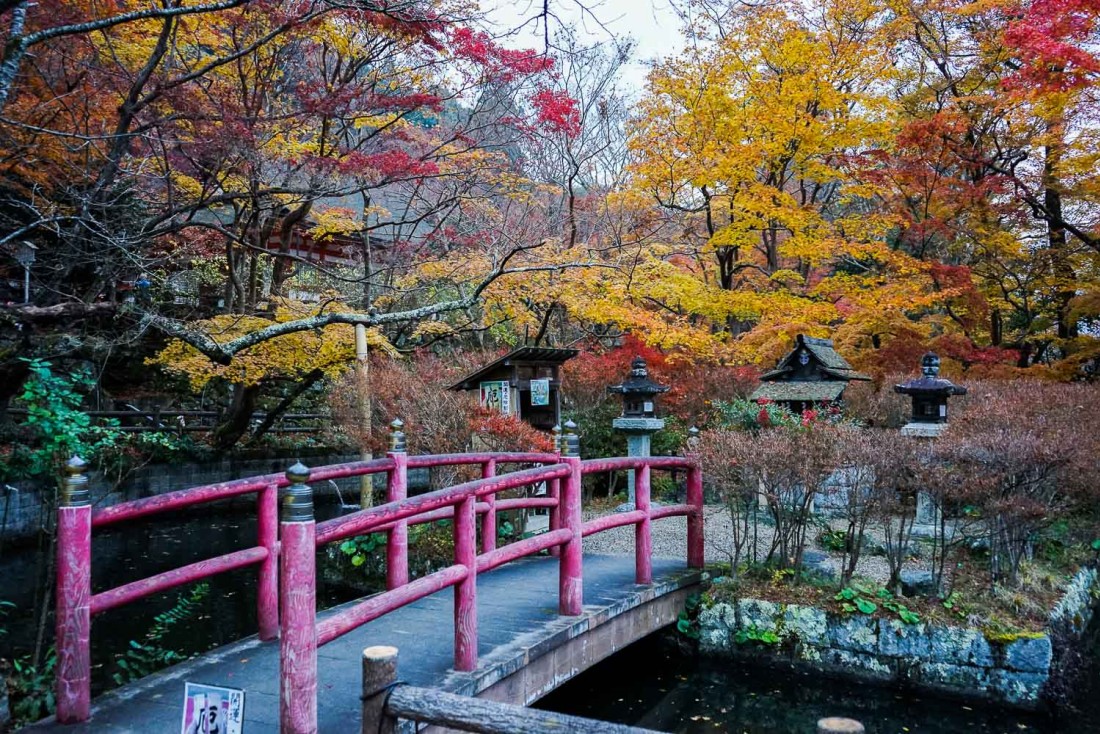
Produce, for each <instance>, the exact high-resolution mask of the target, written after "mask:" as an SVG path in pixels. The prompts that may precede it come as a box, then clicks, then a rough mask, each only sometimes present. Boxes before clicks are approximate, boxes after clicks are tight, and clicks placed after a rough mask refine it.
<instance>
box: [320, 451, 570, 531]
mask: <svg viewBox="0 0 1100 734" xmlns="http://www.w3.org/2000/svg"><path fill="white" fill-rule="evenodd" d="M568 473H569V469H568V468H567V467H566V466H565V465H564V464H555V465H553V466H542V467H536V468H534V469H524V470H523V471H517V472H512V473H510V474H502V475H500V476H496V477H490V478H488V479H475V480H473V481H469V482H464V483H462V484H456V485H454V486H453V487H447V488H445V489H437V490H436V491H434V492H426V493H425V494H418V495H416V496H415V497H409V498H408V499H405V500H401V501H400V502H394V503H387V504H385V505H380V506H378V507H372V508H371V509H369V510H360V511H358V512H353V513H351V514H349V515H343V516H341V517H336V518H333V519H331V520H326V521H325V522H321V523H318V524H317V544H318V545H322V544H325V543H332V542H333V541H337V540H343V539H344V538H350V537H352V536H354V535H365V534H367V533H373V532H376V531H377V530H378V529H379V528H381V527H382V526H384V525H386V524H387V523H392V522H395V521H397V520H406V519H408V518H411V517H414V516H415V515H419V514H421V513H425V512H430V511H432V510H436V509H439V508H441V507H449V506H453V505H457V504H458V503H459V502H461V501H462V500H464V499H465V498H466V496H467V495H468V494H476V495H484V494H490V493H495V492H503V491H505V490H508V489H516V488H518V487H523V486H526V485H529V484H536V483H538V482H543V481H546V480H548V479H552V478H554V477H562V476H565V475H566V474H568Z"/></svg>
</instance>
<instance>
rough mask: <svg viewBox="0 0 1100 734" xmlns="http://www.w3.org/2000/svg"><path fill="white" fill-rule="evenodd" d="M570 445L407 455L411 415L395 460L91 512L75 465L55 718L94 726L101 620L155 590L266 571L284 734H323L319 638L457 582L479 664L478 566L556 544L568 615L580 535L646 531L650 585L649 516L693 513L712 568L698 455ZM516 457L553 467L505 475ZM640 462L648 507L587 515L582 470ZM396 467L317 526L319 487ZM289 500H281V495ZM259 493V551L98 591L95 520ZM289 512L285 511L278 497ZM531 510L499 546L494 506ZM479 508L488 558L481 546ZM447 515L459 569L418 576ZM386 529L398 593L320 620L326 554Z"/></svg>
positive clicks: (62, 525)
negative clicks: (365, 503)
mask: <svg viewBox="0 0 1100 734" xmlns="http://www.w3.org/2000/svg"><path fill="white" fill-rule="evenodd" d="M567 426H569V427H570V430H569V433H568V435H567V436H565V437H564V438H563V439H562V441H561V446H560V448H561V449H562V453H561V454H560V455H559V454H558V453H552V454H551V453H480V454H478V453H473V454H445V455H434V456H414V457H409V456H407V454H406V452H405V436H404V434H403V433H402V432H401V428H402V425H401V423H400V421H395V422H394V424H393V432H392V434H391V446H390V451H389V452H388V453H387V455H386V457H385V458H381V459H375V460H372V461H360V462H350V463H346V464H335V465H330V466H325V467H319V468H317V469H314V470H310V469H307V468H306V467H304V466H302V465H301V464H297V465H295V466H293V467H291V468H290V469H289V470H288V471H287V472H286V473H285V475H282V474H268V475H263V476H258V477H252V478H248V479H240V480H235V481H230V482H223V483H219V484H212V485H206V486H202V487H194V488H191V489H186V490H180V491H177V492H170V493H167V494H163V495H158V496H156V497H150V498H145V499H141V500H136V501H132V502H126V503H122V504H119V505H114V506H111V507H108V508H104V509H101V510H98V511H96V512H94V513H93V511H92V508H91V505H90V498H89V494H88V490H87V481H88V480H87V478H86V477H84V475H83V470H84V465H83V463H82V462H80V461H79V459H74V461H73V462H71V463H70V465H69V467H68V472H69V477H68V479H67V480H66V482H65V485H64V487H65V490H64V492H63V493H62V501H61V503H60V507H59V509H58V536H57V554H58V557H57V568H58V572H57V613H56V625H57V626H56V630H57V650H58V665H57V673H56V680H57V698H56V700H57V718H58V721H60V722H62V723H72V722H79V721H84V720H87V718H88V716H89V713H90V701H91V676H90V669H91V659H90V658H91V656H90V644H89V642H90V632H91V616H92V615H93V614H97V613H99V612H102V611H106V610H107V609H112V608H115V607H118V606H121V605H123V604H126V603H129V602H131V601H134V600H137V599H139V598H142V597H144V596H148V595H150V594H154V593H157V592H160V591H164V590H166V589H170V588H172V587H175V586H179V585H181V584H186V583H191V582H194V581H198V580H201V579H204V578H208V577H210V576H213V575H215V574H218V573H223V572H226V571H230V570H234V569H239V568H244V567H247V566H251V565H258V566H259V571H258V575H259V580H258V582H259V593H258V609H257V617H258V626H259V636H260V638H261V639H263V640H271V639H274V638H275V637H276V636H277V637H278V638H279V640H280V679H281V692H282V695H281V696H280V700H281V703H280V721H281V730H282V731H283V732H294V733H299V732H309V733H310V734H312V733H313V732H316V730H317V728H316V727H317V696H316V685H317V646H318V645H319V644H324V643H326V642H329V641H331V640H333V639H336V638H337V637H339V636H340V635H343V634H346V633H347V632H350V631H351V630H353V629H355V628H356V627H359V626H360V625H362V624H365V623H366V622H369V621H371V620H372V619H376V618H377V617H379V616H381V615H383V614H385V613H387V612H389V611H392V610H394V609H398V608H400V607H402V606H405V605H407V604H410V603H412V602H414V601H416V600H418V599H420V598H423V597H424V596H427V595H429V594H433V593H435V592H437V591H440V590H442V589H445V588H447V587H450V586H453V587H455V668H456V669H457V670H473V669H474V668H475V667H476V665H477V586H476V579H477V574H478V573H481V572H485V571H488V570H491V569H493V568H496V567H497V566H500V565H502V564H504V563H507V562H509V561H512V560H515V559H518V558H522V557H525V556H529V555H533V554H536V553H539V552H541V551H543V550H549V551H550V552H551V553H552V554H554V555H557V556H558V557H559V563H560V573H559V590H558V592H559V613H561V614H563V615H579V614H580V613H581V609H582V606H583V558H582V547H581V544H582V539H583V537H585V536H587V535H590V534H592V533H597V532H601V531H604V530H609V529H611V528H614V527H620V526H624V525H631V524H632V525H634V526H635V540H636V581H637V582H638V583H640V584H648V583H650V582H651V581H652V561H651V555H652V540H651V523H652V521H653V520H655V519H660V518H663V517H672V516H678V515H684V516H686V517H687V521H688V533H687V560H688V565H689V566H691V567H702V565H703V535H702V527H703V526H702V522H703V516H702V501H703V495H702V475H701V473H700V470H699V468H698V466H697V465H696V464H695V462H694V461H692V460H690V459H686V458H678V457H645V458H642V457H631V458H616V459H597V460H590V461H586V462H582V461H581V459H580V456H579V439H578V437H577V435H576V433H575V428H576V427H575V426H573V425H572V424H567ZM506 463H535V464H542V466H536V467H535V468H532V469H525V470H520V471H515V472H511V473H507V474H500V475H498V474H497V467H498V466H499V465H500V464H506ZM456 465H474V466H480V467H481V474H482V478H481V479H477V480H474V481H469V482H464V483H462V484H458V485H455V486H452V487H447V488H445V489H441V490H438V491H434V492H429V493H427V494H422V495H418V496H416V497H411V498H410V497H407V496H406V495H407V487H408V484H407V476H408V475H407V472H408V469H409V468H419V467H432V466H456ZM653 469H669V470H671V469H686V470H687V472H688V480H687V501H686V503H684V504H679V505H671V506H665V507H660V508H654V507H653V506H652V505H651V502H650V474H651V471H652V470H653ZM617 470H632V471H634V472H635V474H636V508H635V510H633V511H631V512H626V513H621V514H619V515H615V516H611V517H607V518H598V519H596V520H591V521H589V522H587V523H585V522H583V517H582V511H581V495H582V482H583V476H584V475H585V474H589V473H595V472H606V471H617ZM377 473H386V475H387V489H386V499H387V501H386V503H385V504H383V505H380V506H378V507H374V508H371V509H367V510H360V511H358V512H355V513H352V514H349V515H345V516H342V517H339V518H335V519H333V520H329V521H326V522H323V523H320V524H317V523H316V521H315V518H314V513H313V495H312V490H311V489H310V488H309V486H308V484H307V482H309V481H317V480H328V479H338V478H350V477H357V476H364V475H369V474H377ZM544 483H545V486H546V488H547V492H546V494H545V495H544V496H533V497H532V496H526V497H518V498H509V499H498V498H497V495H498V494H500V493H502V492H505V491H508V490H512V489H518V488H522V487H531V486H535V485H542V484H544ZM280 492H281V495H282V500H281V503H280V501H279V495H280ZM251 493H254V494H256V495H257V515H258V522H257V540H256V545H255V546H252V547H248V548H245V549H242V550H239V551H234V552H232V553H228V554H225V555H222V556H218V557H215V558H210V559H206V560H203V561H199V562H197V563H193V564H189V565H186V566H182V567H179V568H175V569H172V570H169V571H166V572H163V573H160V574H157V575H154V576H151V577H148V578H145V579H141V580H138V581H134V582H130V583H127V584H123V585H122V586H118V587H115V588H113V589H109V590H106V591H103V592H100V593H98V594H94V595H93V594H92V592H91V589H92V585H91V538H92V530H93V528H99V527H105V526H108V525H112V524H116V523H121V522H124V521H129V520H134V519H138V518H142V517H148V516H152V515H156V514H160V513H164V512H168V511H170V510H176V509H182V508H186V507H193V506H197V505H202V504H207V503H210V502H216V501H219V500H224V499H227V498H232V497H238V496H241V495H246V494H251ZM280 504H281V506H282V518H281V520H280V518H279V517H278V514H279V505H280ZM521 508H547V509H549V511H550V523H549V529H548V531H547V532H545V533H542V534H539V535H536V536H533V537H529V538H525V539H522V540H520V541H517V542H513V543H510V544H508V545H506V546H503V547H500V548H498V547H497V546H496V540H497V536H496V513H497V512H498V511H505V510H512V509H521ZM479 516H480V518H481V519H480V529H481V552H480V553H479V552H478V547H477V530H478V525H479V522H478V517H479ZM440 519H451V520H452V521H453V532H454V542H455V558H454V563H453V564H452V565H450V566H448V567H446V568H444V569H441V570H439V571H437V572H435V573H432V574H429V575H426V576H424V577H421V578H418V579H416V580H414V581H410V580H409V574H408V527H409V525H414V524H417V523H426V522H432V521H435V520H440ZM373 532H385V533H386V534H387V556H386V566H387V572H386V580H387V584H386V585H387V591H385V592H383V593H381V594H377V595H375V596H373V597H370V598H368V599H366V600H364V601H361V602H359V603H358V604H356V605H354V606H352V607H350V608H348V609H345V610H342V611H341V612H338V613H336V614H333V615H330V616H328V617H327V618H326V619H325V620H324V621H323V622H321V623H320V624H317V620H316V582H317V577H316V548H317V547H318V546H319V545H323V544H327V543H331V542H336V541H339V540H343V539H345V538H348V537H352V536H355V535H362V534H367V533H373Z"/></svg>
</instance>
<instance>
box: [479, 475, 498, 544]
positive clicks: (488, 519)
mask: <svg viewBox="0 0 1100 734" xmlns="http://www.w3.org/2000/svg"><path fill="white" fill-rule="evenodd" d="M496 475H497V461H496V459H489V460H488V461H486V462H485V463H484V464H482V465H481V478H482V479H489V478H490V477H495V476H496ZM484 499H485V506H486V509H485V514H484V515H482V516H481V552H482V553H489V552H491V551H494V550H496V547H497V508H496V504H497V496H496V495H495V494H487V495H485V498H484Z"/></svg>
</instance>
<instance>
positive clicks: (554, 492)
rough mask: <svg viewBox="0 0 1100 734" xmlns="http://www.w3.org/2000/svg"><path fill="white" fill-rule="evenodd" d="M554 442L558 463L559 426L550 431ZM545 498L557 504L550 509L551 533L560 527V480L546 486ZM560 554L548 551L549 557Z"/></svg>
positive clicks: (556, 550)
mask: <svg viewBox="0 0 1100 734" xmlns="http://www.w3.org/2000/svg"><path fill="white" fill-rule="evenodd" d="M551 435H552V436H553V441H554V453H555V454H557V455H558V461H561V426H557V425H556V426H554V429H553V430H552V431H551ZM546 496H547V497H549V498H550V499H553V500H557V503H556V504H555V505H554V506H553V507H551V508H550V521H549V528H548V530H550V531H551V532H553V531H554V530H557V529H558V528H560V527H561V479H560V478H558V477H555V478H553V479H551V480H550V481H549V482H547V484H546ZM560 553H561V548H559V547H558V546H556V545H555V546H554V547H553V548H551V549H550V555H552V556H558V555H559V554H560Z"/></svg>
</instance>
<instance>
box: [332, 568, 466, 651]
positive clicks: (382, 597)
mask: <svg viewBox="0 0 1100 734" xmlns="http://www.w3.org/2000/svg"><path fill="white" fill-rule="evenodd" d="M464 578H466V567H465V566H457V565H456V566H447V567H446V568H444V569H441V570H439V571H436V572H434V573H430V574H428V575H427V576H421V577H420V578H418V579H416V580H414V581H410V582H409V583H407V584H405V585H404V586H402V587H401V588H400V589H394V590H393V591H387V592H384V593H381V594H376V595H374V596H372V597H370V598H368V599H365V600H363V601H361V602H359V603H358V604H356V605H355V606H353V607H350V608H348V609H345V610H344V611H342V612H339V613H337V614H333V615H331V616H329V617H326V618H325V619H324V620H323V621H321V622H319V623H318V624H317V644H318V645H324V644H327V643H329V642H332V641H333V640H335V639H336V638H337V637H340V636H341V635H346V634H347V633H348V632H351V631H352V630H354V629H355V628H357V627H360V626H362V625H364V624H366V623H367V622H370V621H371V620H374V619H378V618H379V617H381V616H382V615H383V614H387V613H389V612H392V611H393V610H395V609H400V608H401V607H403V606H405V605H407V604H412V603H413V602H414V601H417V600H419V599H423V598H424V597H426V596H430V595H431V594H434V593H436V592H437V591H442V590H443V589H446V588H447V587H449V586H454V585H455V584H457V583H458V582H459V581H461V580H462V579H464Z"/></svg>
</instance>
